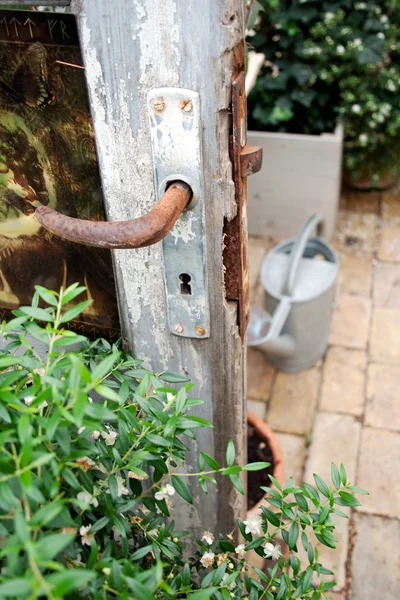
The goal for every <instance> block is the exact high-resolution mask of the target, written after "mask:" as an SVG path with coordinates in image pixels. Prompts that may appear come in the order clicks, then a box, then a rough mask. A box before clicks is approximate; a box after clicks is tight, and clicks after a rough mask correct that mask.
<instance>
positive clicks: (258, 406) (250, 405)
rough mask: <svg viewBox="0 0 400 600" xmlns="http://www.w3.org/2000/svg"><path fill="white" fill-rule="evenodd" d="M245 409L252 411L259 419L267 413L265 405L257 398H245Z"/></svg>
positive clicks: (263, 417)
mask: <svg viewBox="0 0 400 600" xmlns="http://www.w3.org/2000/svg"><path fill="white" fill-rule="evenodd" d="M247 411H248V412H251V413H253V414H254V415H256V417H258V418H259V419H262V420H263V421H264V419H265V415H266V414H267V405H266V404H265V402H260V401H259V400H250V399H249V400H247Z"/></svg>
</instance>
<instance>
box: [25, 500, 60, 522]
mask: <svg viewBox="0 0 400 600" xmlns="http://www.w3.org/2000/svg"><path fill="white" fill-rule="evenodd" d="M63 507H64V505H63V503H62V502H61V501H59V500H57V501H55V502H52V503H51V504H46V505H45V506H42V507H41V508H39V510H38V511H37V512H36V513H35V514H34V515H33V517H32V524H33V525H47V523H50V521H52V520H53V519H55V517H56V516H57V515H59V514H60V512H61V511H62V509H63Z"/></svg>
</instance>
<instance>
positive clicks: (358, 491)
mask: <svg viewBox="0 0 400 600" xmlns="http://www.w3.org/2000/svg"><path fill="white" fill-rule="evenodd" d="M348 489H349V490H350V491H352V492H353V493H354V494H365V495H366V496H369V492H367V490H364V489H363V488H360V487H357V486H356V485H349V486H348Z"/></svg>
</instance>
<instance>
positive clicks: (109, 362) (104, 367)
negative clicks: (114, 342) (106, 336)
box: [92, 352, 120, 381]
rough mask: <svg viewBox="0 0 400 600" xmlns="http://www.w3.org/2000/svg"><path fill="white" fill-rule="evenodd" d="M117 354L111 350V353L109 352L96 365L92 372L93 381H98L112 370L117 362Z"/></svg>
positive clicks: (118, 354)
mask: <svg viewBox="0 0 400 600" xmlns="http://www.w3.org/2000/svg"><path fill="white" fill-rule="evenodd" d="M119 356H120V353H119V352H113V353H112V354H109V355H108V356H107V357H106V358H104V359H103V360H102V361H101V362H100V363H99V364H98V365H96V367H95V368H94V370H93V372H92V379H93V381H100V380H101V379H103V378H104V377H105V376H106V375H108V374H109V373H110V371H111V370H112V368H113V366H114V364H115V363H116V362H117V360H118V358H119Z"/></svg>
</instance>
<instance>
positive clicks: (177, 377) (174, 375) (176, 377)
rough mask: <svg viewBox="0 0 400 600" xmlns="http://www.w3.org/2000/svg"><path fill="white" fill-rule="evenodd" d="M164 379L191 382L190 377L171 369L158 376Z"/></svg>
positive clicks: (175, 381) (174, 381)
mask: <svg viewBox="0 0 400 600" xmlns="http://www.w3.org/2000/svg"><path fill="white" fill-rule="evenodd" d="M158 377H159V378H160V379H162V380H163V381H166V382H167V383H189V382H190V379H188V377H185V376H184V375H179V374H178V373H172V372H171V371H164V373H161V374H160V375H159V376H158Z"/></svg>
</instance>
